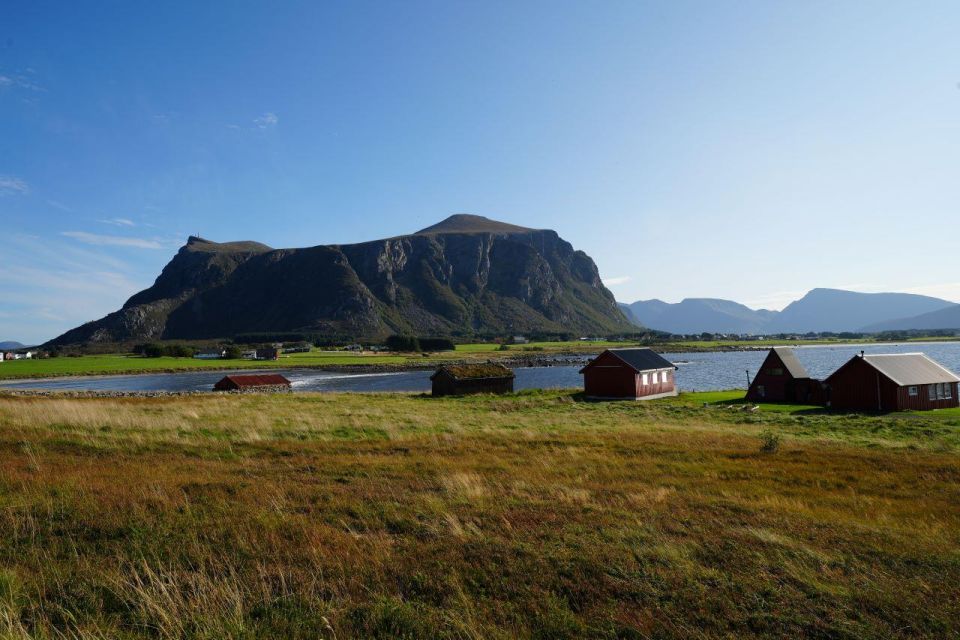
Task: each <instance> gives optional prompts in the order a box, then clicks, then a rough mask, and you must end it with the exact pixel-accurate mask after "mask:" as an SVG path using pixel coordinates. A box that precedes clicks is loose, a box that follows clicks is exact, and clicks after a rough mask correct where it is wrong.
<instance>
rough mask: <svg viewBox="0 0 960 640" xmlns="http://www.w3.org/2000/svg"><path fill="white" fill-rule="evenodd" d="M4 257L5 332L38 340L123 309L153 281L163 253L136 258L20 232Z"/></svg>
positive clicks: (1, 307) (0, 275)
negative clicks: (135, 294) (133, 294)
mask: <svg viewBox="0 0 960 640" xmlns="http://www.w3.org/2000/svg"><path fill="white" fill-rule="evenodd" d="M6 240H7V242H6V244H5V245H4V255H5V257H6V258H7V259H6V260H4V261H2V262H0V291H3V296H0V336H4V337H3V338H0V339H3V340H6V339H12V340H19V341H20V342H24V343H30V344H38V343H40V342H44V341H45V340H48V339H50V338H52V337H53V336H56V335H58V334H60V333H62V332H63V331H66V330H67V329H69V328H71V327H74V326H77V325H79V324H81V323H83V322H87V321H88V320H92V319H94V318H98V317H101V316H103V315H105V314H107V313H109V312H110V311H113V310H115V309H117V308H118V307H119V306H120V305H121V304H122V303H123V301H124V300H125V299H126V298H127V297H129V296H130V294H132V293H133V292H135V291H137V290H139V289H143V288H144V287H145V286H147V285H149V283H150V281H151V280H152V278H153V276H154V275H155V274H156V269H157V264H158V262H160V261H162V259H163V258H162V256H160V255H159V254H155V253H153V252H150V253H141V254H139V255H140V256H142V258H140V257H138V259H137V260H136V261H128V260H124V259H122V258H120V257H118V256H116V255H112V253H116V252H110V251H109V250H107V249H106V248H104V247H89V246H87V245H84V244H80V243H77V242H74V241H72V240H69V239H67V238H63V239H60V238H57V237H44V238H37V237H36V236H32V235H29V234H22V233H14V234H11V235H10V236H8V237H7V239H6Z"/></svg>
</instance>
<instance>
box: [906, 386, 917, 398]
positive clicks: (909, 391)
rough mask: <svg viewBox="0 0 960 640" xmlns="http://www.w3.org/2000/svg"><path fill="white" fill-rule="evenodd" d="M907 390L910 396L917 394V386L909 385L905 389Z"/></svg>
mask: <svg viewBox="0 0 960 640" xmlns="http://www.w3.org/2000/svg"><path fill="white" fill-rule="evenodd" d="M907 391H908V393H909V394H910V395H911V396H915V395H917V388H916V387H910V388H909V389H907Z"/></svg>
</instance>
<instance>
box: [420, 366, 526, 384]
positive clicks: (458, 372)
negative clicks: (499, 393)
mask: <svg viewBox="0 0 960 640" xmlns="http://www.w3.org/2000/svg"><path fill="white" fill-rule="evenodd" d="M441 373H446V374H447V375H449V376H450V377H451V378H453V379H454V380H482V379H486V378H512V377H514V374H513V370H511V369H509V368H507V367H505V366H503V365H502V364H497V363H494V362H487V363H481V364H450V365H444V366H442V367H440V368H439V369H437V371H436V373H434V374H433V375H432V376H430V379H431V380H433V379H434V378H435V377H437V376H438V375H440V374H441Z"/></svg>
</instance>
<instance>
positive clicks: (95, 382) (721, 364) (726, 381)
mask: <svg viewBox="0 0 960 640" xmlns="http://www.w3.org/2000/svg"><path fill="white" fill-rule="evenodd" d="M861 349H863V350H865V351H866V352H867V353H909V352H913V351H922V352H924V353H926V354H927V355H928V356H930V357H931V358H933V359H934V360H937V361H938V362H940V363H941V364H942V365H944V366H945V367H947V368H948V369H950V370H951V371H955V372H960V342H933V343H913V344H905V345H844V346H828V347H799V348H797V350H796V351H797V356H798V357H799V358H800V361H801V362H802V363H803V364H804V366H805V367H806V368H807V371H809V372H810V375H811V376H813V377H815V378H824V377H826V376H827V375H829V374H830V373H831V372H833V371H834V370H835V369H836V368H837V367H839V366H840V365H841V364H843V363H844V362H846V361H847V360H849V359H850V358H851V357H853V356H854V355H856V354H858V353H859V352H860V350H861ZM764 357H766V352H765V351H732V352H721V353H671V354H667V358H668V359H669V360H670V361H672V362H674V363H677V367H678V370H677V383H678V384H679V385H680V388H681V389H683V390H685V391H711V390H718V389H744V388H746V386H747V380H748V373H747V372H748V371H749V375H751V376H752V375H753V374H755V373H756V371H757V368H758V367H759V366H760V364H761V363H762V362H763V359H764ZM579 370H580V367H579V366H556V367H527V368H518V369H516V375H517V378H516V381H515V385H514V386H515V388H516V389H517V390H520V389H550V388H570V387H579V386H581V384H582V379H581V377H580V374H579V373H578V372H579ZM226 373H227V372H223V371H193V372H188V373H156V374H154V373H151V374H144V375H135V376H104V377H84V378H58V379H54V380H22V381H12V382H4V383H2V384H0V387H7V388H20V389H58V390H96V391H207V390H210V389H212V388H213V384H214V383H215V382H216V381H217V380H219V379H220V378H222V377H223V376H224V375H226ZM236 373H244V372H243V371H238V372H236ZM246 373H249V371H247V372H246ZM278 373H282V374H283V375H285V376H286V377H287V378H289V379H290V381H291V382H292V383H293V389H294V391H371V392H376V391H429V390H430V375H431V373H432V372H431V371H402V372H393V373H335V372H329V371H316V370H309V369H292V370H280V371H278Z"/></svg>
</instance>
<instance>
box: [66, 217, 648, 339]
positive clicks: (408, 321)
mask: <svg viewBox="0 0 960 640" xmlns="http://www.w3.org/2000/svg"><path fill="white" fill-rule="evenodd" d="M631 329H632V326H631V325H630V323H628V322H627V320H626V318H625V317H624V316H623V314H622V313H621V312H620V310H619V309H618V308H617V304H616V301H615V300H614V297H613V294H611V293H610V291H609V290H608V289H607V288H606V287H604V286H603V283H602V282H601V280H600V274H599V272H598V271H597V267H596V265H595V264H594V262H593V260H592V259H591V258H590V256H588V255H587V254H585V253H584V252H582V251H577V250H575V249H574V248H573V247H572V246H571V245H570V243H569V242H567V241H565V240H563V239H562V238H560V236H559V235H557V233H556V232H555V231H550V230H546V229H527V228H525V227H519V226H516V225H512V224H507V223H503V222H497V221H495V220H490V219H487V218H484V217H481V216H472V215H455V216H451V217H449V218H447V219H446V220H444V221H442V222H440V223H438V224H435V225H433V226H430V227H427V228H426V229H423V230H421V231H418V232H417V233H414V234H411V235H405V236H399V237H395V238H387V239H383V240H374V241H371V242H364V243H360V244H351V245H319V246H314V247H309V248H303V249H272V248H270V247H268V246H266V245H263V244H260V243H258V242H228V243H217V242H211V241H209V240H204V239H203V238H198V237H190V238H189V240H188V241H187V244H186V245H185V246H183V247H182V248H181V249H180V250H179V252H177V254H176V255H175V256H174V257H173V259H172V260H171V261H170V262H169V263H168V264H167V266H166V267H164V269H163V271H162V273H161V274H160V275H159V277H158V278H157V280H156V282H155V283H154V284H153V286H152V287H150V288H149V289H146V290H144V291H141V292H140V293H137V294H135V295H134V296H133V297H131V298H130V299H129V300H128V301H127V302H126V304H124V305H123V308H122V309H120V310H118V311H115V312H113V313H111V314H109V315H108V316H106V317H104V318H101V319H100V320H96V321H93V322H88V323H87V324H84V325H83V326H80V327H77V328H76V329H72V330H70V331H68V332H67V333H65V334H63V335H61V336H59V337H58V338H56V339H54V340H52V341H51V344H61V345H62V344H84V343H120V342H136V341H149V340H157V339H181V340H182V339H212V338H228V337H232V336H235V335H237V334H251V333H276V332H309V333H313V334H320V335H327V336H348V337H352V338H371V339H373V338H382V337H384V336H386V335H388V334H391V333H409V334H415V335H420V336H427V335H458V334H459V335H470V334H484V333H487V334H501V335H504V334H509V333H518V334H524V333H538V332H544V333H547V332H567V331H573V332H578V333H581V334H587V335H595V334H599V335H607V334H611V333H617V332H628V331H630V330H631Z"/></svg>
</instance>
